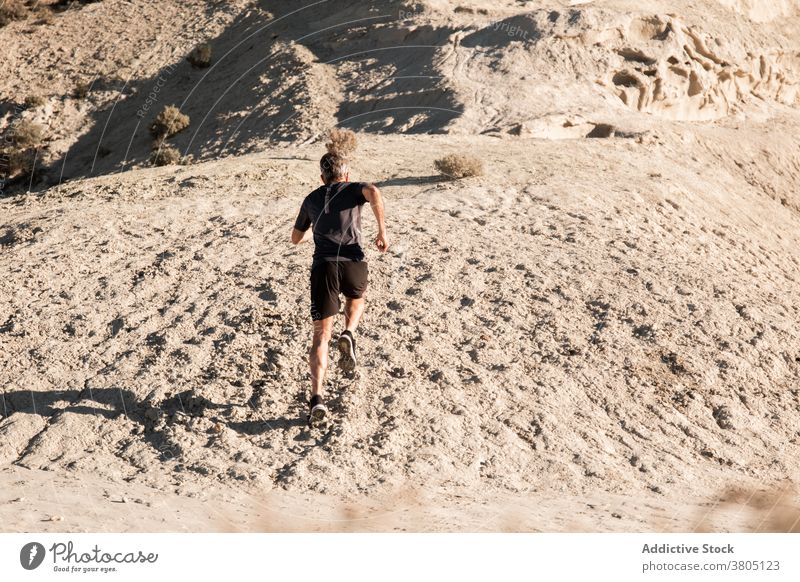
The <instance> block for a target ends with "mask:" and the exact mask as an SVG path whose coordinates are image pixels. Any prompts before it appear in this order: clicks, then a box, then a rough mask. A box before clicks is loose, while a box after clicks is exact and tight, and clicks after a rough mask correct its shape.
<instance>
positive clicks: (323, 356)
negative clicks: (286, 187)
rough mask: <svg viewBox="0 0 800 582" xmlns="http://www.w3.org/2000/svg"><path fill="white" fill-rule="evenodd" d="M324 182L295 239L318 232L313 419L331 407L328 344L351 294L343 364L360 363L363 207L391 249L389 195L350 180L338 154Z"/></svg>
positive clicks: (310, 199) (305, 207) (325, 162)
mask: <svg viewBox="0 0 800 582" xmlns="http://www.w3.org/2000/svg"><path fill="white" fill-rule="evenodd" d="M320 170H321V172H322V173H321V175H320V178H322V182H323V184H324V185H323V186H320V187H319V188H317V189H316V190H314V191H313V192H312V193H311V194H309V195H308V196H306V198H305V200H303V204H302V206H300V213H299V214H298V215H297V220H296V221H295V223H294V229H293V230H292V242H293V243H294V244H300V243H302V242H306V241H307V240H309V239H310V238H311V236H312V233H313V237H314V259H313V262H312V265H311V319H312V320H313V322H314V337H313V341H312V344H311V350H310V352H309V362H308V363H309V366H310V367H311V400H310V402H309V422H311V421H312V420H314V421H319V420H322V419H323V418H325V414H326V413H327V411H328V409H327V408H326V407H325V403H324V402H323V400H322V387H323V382H324V380H325V372H326V371H327V369H328V344H329V342H330V340H331V336H332V334H333V320H334V317H335V316H336V315H337V314H338V313H339V307H340V305H341V303H340V300H339V294H340V293H341V294H342V295H344V297H345V301H344V325H345V329H344V331H343V332H342V333H341V335H340V336H339V339H338V340H337V347H338V348H339V353H340V357H339V367H340V368H341V369H342V370H344V371H346V372H350V371H352V370H354V369H355V367H356V339H355V331H356V328H357V327H358V321H359V320H360V319H361V315H362V314H363V313H364V293H365V291H366V290H367V277H368V271H367V262H366V260H365V258H364V251H363V249H362V248H361V207H362V206H363V205H364V204H365V203H366V202H369V204H370V206H371V207H372V212H373V213H374V214H375V218H376V220H377V221H378V236H377V237H376V238H375V246H376V247H377V248H378V250H379V251H380V252H382V253H384V252H386V250H387V249H388V248H389V243H388V240H387V238H386V225H385V223H384V219H383V199H382V198H381V192H380V190H378V188H377V187H376V186H375V185H374V184H363V183H359V182H349V181H348V180H349V179H350V169H349V167H348V165H347V160H346V159H345V158H344V157H342V156H340V155H337V154H335V153H328V154H325V155H324V156H323V157H322V159H321V160H320Z"/></svg>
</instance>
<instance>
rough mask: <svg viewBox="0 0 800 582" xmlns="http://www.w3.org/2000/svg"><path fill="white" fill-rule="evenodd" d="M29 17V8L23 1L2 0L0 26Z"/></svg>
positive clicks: (0, 2) (0, 4)
mask: <svg viewBox="0 0 800 582" xmlns="http://www.w3.org/2000/svg"><path fill="white" fill-rule="evenodd" d="M27 15H28V7H27V6H25V3H24V2H22V1H21V0H0V26H5V25H6V24H8V23H9V22H11V21H13V20H22V19H23V18H25V17H26V16H27Z"/></svg>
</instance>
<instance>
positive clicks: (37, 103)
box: [25, 95, 47, 109]
mask: <svg viewBox="0 0 800 582" xmlns="http://www.w3.org/2000/svg"><path fill="white" fill-rule="evenodd" d="M45 103H47V99H45V98H44V97H42V96H41V95H28V96H27V97H25V107H27V108H28V109H36V108H37V107H41V106H42V105H44V104H45Z"/></svg>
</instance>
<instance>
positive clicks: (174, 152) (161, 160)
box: [150, 144, 181, 166]
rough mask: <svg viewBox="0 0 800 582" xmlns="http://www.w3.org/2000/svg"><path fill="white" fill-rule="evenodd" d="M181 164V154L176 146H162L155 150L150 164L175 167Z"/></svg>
mask: <svg viewBox="0 0 800 582" xmlns="http://www.w3.org/2000/svg"><path fill="white" fill-rule="evenodd" d="M180 162H181V153H180V152H179V151H178V148H176V147H175V146H171V145H167V144H161V145H160V146H159V147H158V148H157V149H155V150H153V153H152V154H151V156H150V163H151V164H153V165H154V166H174V165H176V164H179V163H180Z"/></svg>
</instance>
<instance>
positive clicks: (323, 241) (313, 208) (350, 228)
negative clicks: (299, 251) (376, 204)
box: [294, 182, 367, 265]
mask: <svg viewBox="0 0 800 582" xmlns="http://www.w3.org/2000/svg"><path fill="white" fill-rule="evenodd" d="M363 187H364V184H363V183H360V182H336V183H333V184H330V185H329V186H320V187H319V188H317V189H316V190H314V191H313V192H312V193H311V194H309V195H308V196H306V198H305V200H303V204H302V206H301V207H300V213H299V214H298V215H297V220H296V221H295V223H294V227H295V228H296V229H297V230H300V231H302V232H305V231H306V230H308V229H309V227H311V226H312V225H313V227H314V263H313V264H314V265H318V264H319V263H321V262H323V261H363V260H364V251H363V250H362V248H361V207H362V206H363V205H364V204H365V203H366V201H367V199H366V198H364V194H362V192H361V190H362V189H363Z"/></svg>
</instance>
